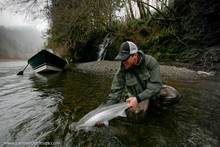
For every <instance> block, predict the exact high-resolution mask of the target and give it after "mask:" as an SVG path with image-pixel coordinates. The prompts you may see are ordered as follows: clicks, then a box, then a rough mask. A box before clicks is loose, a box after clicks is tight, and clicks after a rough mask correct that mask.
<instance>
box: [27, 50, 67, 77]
mask: <svg viewBox="0 0 220 147" xmlns="http://www.w3.org/2000/svg"><path fill="white" fill-rule="evenodd" d="M28 63H29V64H30V65H31V67H32V68H33V69H34V71H35V72H38V73H40V72H58V71H62V70H63V68H64V66H65V64H66V61H65V60H63V59H62V58H60V57H58V56H57V55H55V54H53V53H51V52H49V51H47V50H41V51H40V52H38V53H37V54H36V55H34V56H32V57H31V58H30V59H29V60H28Z"/></svg>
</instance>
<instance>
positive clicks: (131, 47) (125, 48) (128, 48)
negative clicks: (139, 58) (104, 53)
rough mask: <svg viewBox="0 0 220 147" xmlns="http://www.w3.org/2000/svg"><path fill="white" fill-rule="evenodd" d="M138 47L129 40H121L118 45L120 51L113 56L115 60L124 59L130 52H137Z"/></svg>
mask: <svg viewBox="0 0 220 147" xmlns="http://www.w3.org/2000/svg"><path fill="white" fill-rule="evenodd" d="M137 52H138V48H137V46H136V44H134V43H133V42H131V41H126V42H123V43H122V44H121V46H120V51H119V53H118V55H117V56H116V57H115V60H118V61H123V60H126V59H127V58H128V57H129V56H130V55H131V54H134V53H137Z"/></svg>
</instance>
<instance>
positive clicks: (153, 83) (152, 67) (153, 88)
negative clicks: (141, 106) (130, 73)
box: [137, 57, 162, 101]
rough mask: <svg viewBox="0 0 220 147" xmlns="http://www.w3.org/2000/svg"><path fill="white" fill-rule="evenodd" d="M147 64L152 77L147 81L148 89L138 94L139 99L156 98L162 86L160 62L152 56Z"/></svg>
mask: <svg viewBox="0 0 220 147" xmlns="http://www.w3.org/2000/svg"><path fill="white" fill-rule="evenodd" d="M146 64H147V65H146V66H147V68H148V70H149V73H150V79H149V80H148V81H147V83H146V89H145V90H144V91H143V92H141V93H139V94H138V96H137V99H138V101H142V100H144V99H153V98H155V96H157V94H158V93H159V92H160V89H161V87H162V80H161V75H160V65H159V63H158V62H157V61H156V59H154V58H153V57H150V60H149V61H148V63H146Z"/></svg>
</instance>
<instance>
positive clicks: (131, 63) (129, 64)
mask: <svg viewBox="0 0 220 147" xmlns="http://www.w3.org/2000/svg"><path fill="white" fill-rule="evenodd" d="M137 60H138V58H137V55H136V54H133V55H130V56H129V57H128V58H127V59H126V60H124V61H122V64H123V66H124V68H125V69H130V68H131V67H133V66H134V65H136V64H137Z"/></svg>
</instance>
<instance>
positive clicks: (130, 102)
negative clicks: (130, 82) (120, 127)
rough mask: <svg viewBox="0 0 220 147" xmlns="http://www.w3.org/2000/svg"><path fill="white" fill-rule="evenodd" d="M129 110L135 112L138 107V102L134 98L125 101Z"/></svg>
mask: <svg viewBox="0 0 220 147" xmlns="http://www.w3.org/2000/svg"><path fill="white" fill-rule="evenodd" d="M126 101H127V102H128V106H129V108H131V109H132V110H135V109H136V108H137V106H138V101H137V98H136V97H129V98H128V99H127V100H126Z"/></svg>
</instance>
